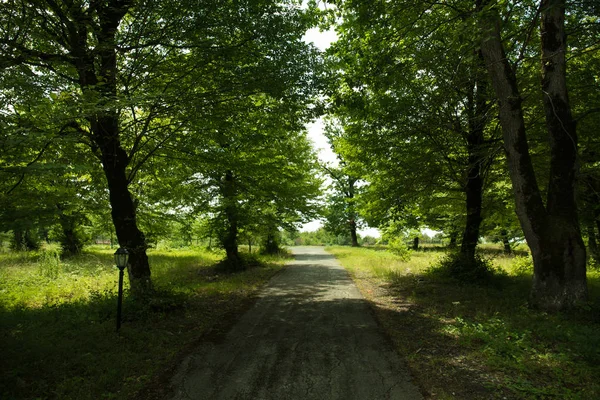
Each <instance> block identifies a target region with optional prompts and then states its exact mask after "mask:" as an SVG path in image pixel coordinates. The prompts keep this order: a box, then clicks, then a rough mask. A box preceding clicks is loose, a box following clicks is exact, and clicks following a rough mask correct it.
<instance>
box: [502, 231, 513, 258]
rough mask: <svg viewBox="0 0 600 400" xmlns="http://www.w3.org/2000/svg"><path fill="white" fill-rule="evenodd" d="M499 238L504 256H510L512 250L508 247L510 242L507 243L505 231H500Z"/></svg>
mask: <svg viewBox="0 0 600 400" xmlns="http://www.w3.org/2000/svg"><path fill="white" fill-rule="evenodd" d="M500 237H501V238H502V244H503V245H504V254H512V248H511V247H510V242H509V241H508V232H507V231H506V229H502V230H501V231H500Z"/></svg>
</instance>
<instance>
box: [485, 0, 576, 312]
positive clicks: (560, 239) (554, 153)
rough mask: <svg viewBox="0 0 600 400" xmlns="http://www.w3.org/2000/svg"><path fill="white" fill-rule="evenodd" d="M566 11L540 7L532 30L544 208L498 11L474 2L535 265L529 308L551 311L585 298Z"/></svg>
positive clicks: (558, 4)
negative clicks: (545, 150) (545, 143)
mask: <svg viewBox="0 0 600 400" xmlns="http://www.w3.org/2000/svg"><path fill="white" fill-rule="evenodd" d="M565 5H566V3H565V1H564V0H542V1H541V2H540V4H539V8H538V9H537V10H536V12H535V13H534V14H533V15H534V18H533V21H532V29H533V26H534V25H533V24H534V23H535V22H536V20H537V18H538V16H539V21H540V31H539V32H540V37H541V66H542V77H541V90H542V92H543V96H542V98H543V104H544V109H545V119H546V129H547V132H548V137H549V144H550V181H549V184H548V191H547V199H546V203H545V204H544V200H543V198H542V194H541V191H540V189H539V186H538V183H537V179H536V175H535V172H534V167H533V164H532V161H531V156H530V153H529V145H528V141H527V134H526V132H527V129H526V124H525V118H524V115H523V108H522V105H521V104H522V100H521V94H520V92H519V86H518V80H517V76H516V73H515V69H514V67H513V66H512V65H511V64H510V61H509V58H508V57H507V55H506V50H505V48H504V44H503V36H502V21H501V19H500V10H499V7H500V4H499V3H496V2H492V1H485V2H479V3H478V6H479V10H480V27H481V32H482V44H481V50H482V54H483V56H484V59H485V61H486V65H487V68H488V72H489V75H490V77H491V81H492V85H493V87H494V90H495V93H496V96H497V99H498V107H499V118H500V122H501V125H502V131H503V134H504V145H505V149H506V153H507V158H508V164H509V172H510V177H511V180H512V183H513V189H514V193H515V200H516V211H517V215H518V217H519V220H520V223H521V226H522V228H523V232H524V233H525V237H526V239H527V243H528V245H529V247H530V249H531V251H532V256H533V261H534V278H533V286H532V290H531V302H532V304H533V305H535V306H538V307H541V308H544V309H550V310H557V309H564V308H567V307H570V306H572V305H574V304H575V303H576V302H579V301H581V300H584V299H585V298H586V296H587V285H586V253H585V247H584V244H583V240H582V238H581V233H580V229H579V220H578V215H577V204H576V202H575V178H576V173H577V159H578V148H577V132H576V126H575V121H574V119H573V117H572V114H571V107H570V102H569V97H568V89H567V84H566V53H567V44H566V35H565V23H564V22H565ZM511 40H514V39H511ZM522 46H527V42H523V43H522Z"/></svg>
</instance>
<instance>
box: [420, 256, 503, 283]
mask: <svg viewBox="0 0 600 400" xmlns="http://www.w3.org/2000/svg"><path fill="white" fill-rule="evenodd" d="M429 271H430V273H432V274H434V275H437V276H441V277H444V278H452V279H456V280H459V281H461V282H465V283H489V282H490V281H491V280H492V279H493V278H494V277H495V276H498V275H502V274H503V272H502V271H500V270H499V269H498V268H496V267H494V265H493V264H492V261H491V260H490V259H487V258H484V257H482V256H481V255H480V254H476V255H475V259H474V260H469V259H468V258H467V257H465V256H464V255H463V254H462V253H459V252H453V253H450V254H448V255H447V256H446V257H444V258H442V259H440V261H439V262H438V263H437V264H434V265H433V266H432V267H431V268H430V270H429Z"/></svg>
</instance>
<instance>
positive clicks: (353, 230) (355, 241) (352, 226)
mask: <svg viewBox="0 0 600 400" xmlns="http://www.w3.org/2000/svg"><path fill="white" fill-rule="evenodd" d="M349 225H350V239H351V240H352V247H359V244H358V235H357V234H356V220H354V219H351V220H350V222H349Z"/></svg>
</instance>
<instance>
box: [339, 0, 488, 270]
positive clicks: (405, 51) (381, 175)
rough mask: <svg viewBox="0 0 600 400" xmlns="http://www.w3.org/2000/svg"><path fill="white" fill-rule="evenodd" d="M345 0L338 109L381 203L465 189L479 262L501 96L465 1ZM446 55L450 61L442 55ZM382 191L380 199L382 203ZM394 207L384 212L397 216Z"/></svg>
mask: <svg viewBox="0 0 600 400" xmlns="http://www.w3.org/2000/svg"><path fill="white" fill-rule="evenodd" d="M456 3H457V4H447V3H415V2H408V1H399V2H392V3H390V2H383V1H376V0H373V1H369V2H353V1H351V2H343V3H340V4H338V7H339V9H340V15H341V17H340V18H341V19H342V21H343V22H342V24H341V26H340V27H339V28H338V34H339V37H340V39H339V40H338V42H337V43H336V44H335V45H334V46H333V50H332V52H331V55H332V59H333V60H332V62H333V63H334V64H335V65H336V67H337V68H339V70H340V71H342V72H341V73H340V74H339V78H338V80H336V81H335V84H334V89H333V90H332V95H331V99H332V100H331V102H332V111H333V112H334V113H335V114H336V115H337V116H339V117H340V119H341V120H343V121H344V125H345V130H346V137H347V139H346V140H347V142H348V143H349V147H350V148H351V149H350V150H348V153H349V157H350V158H351V159H352V160H355V161H358V162H359V163H362V164H363V165H364V173H365V177H366V179H367V180H368V181H369V182H370V186H371V188H370V190H373V191H376V192H377V193H378V196H374V197H379V199H382V200H383V199H388V200H387V202H386V203H387V204H386V205H385V206H384V205H383V204H381V205H379V206H376V208H379V209H384V210H385V209H388V210H391V209H395V210H396V211H395V213H401V214H402V213H404V212H403V211H402V209H405V210H409V209H417V210H421V211H420V214H421V215H422V216H424V215H426V214H428V212H429V209H432V208H433V207H432V203H433V202H432V199H438V200H441V201H446V202H448V201H449V200H450V199H452V200H450V201H455V199H458V198H460V197H459V196H461V197H462V199H460V201H461V202H462V207H463V209H464V211H463V212H462V214H464V219H463V218H462V217H461V218H460V219H461V220H463V221H464V223H462V224H461V225H462V227H463V228H464V229H463V233H462V243H461V253H462V255H463V258H464V259H465V260H466V261H468V262H474V261H475V249H476V246H477V242H478V239H479V236H480V225H481V221H482V202H483V192H484V183H485V177H486V175H487V172H488V170H489V168H490V166H491V165H492V163H493V162H494V161H495V159H496V158H497V154H498V145H497V142H498V139H497V133H496V131H495V130H494V129H493V127H491V126H490V121H491V116H492V110H493V102H492V101H491V96H492V92H491V90H490V88H489V84H488V79H487V76H486V71H485V66H484V64H483V59H482V55H481V53H480V52H479V51H478V43H476V42H475V41H472V40H470V39H469V38H470V37H471V36H470V34H469V31H472V29H473V27H474V23H473V21H469V20H468V19H466V18H465V14H464V12H463V11H462V9H461V7H463V6H464V5H465V4H466V3H464V4H463V3H461V2H456ZM440 60H443V62H440ZM382 200H377V201H378V202H380V203H383V201H382ZM389 217H390V216H388V217H386V218H389Z"/></svg>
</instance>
